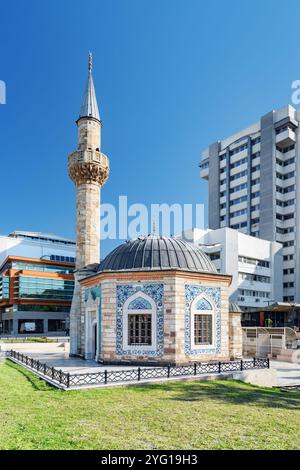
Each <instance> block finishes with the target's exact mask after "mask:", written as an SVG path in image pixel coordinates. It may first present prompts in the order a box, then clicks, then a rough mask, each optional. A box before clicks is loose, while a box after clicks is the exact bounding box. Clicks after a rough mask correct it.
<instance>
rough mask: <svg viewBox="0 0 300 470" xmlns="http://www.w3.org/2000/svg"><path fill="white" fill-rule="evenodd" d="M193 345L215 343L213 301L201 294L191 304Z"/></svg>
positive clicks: (199, 346)
mask: <svg viewBox="0 0 300 470" xmlns="http://www.w3.org/2000/svg"><path fill="white" fill-rule="evenodd" d="M191 326H192V336H191V340H192V347H196V348H197V347H198V348H200V349H201V348H202V347H206V346H213V344H214V309H213V306H212V304H211V302H210V301H209V300H208V299H206V298H205V297H203V295H201V296H200V297H197V298H196V299H195V300H194V302H193V304H192V306H191Z"/></svg>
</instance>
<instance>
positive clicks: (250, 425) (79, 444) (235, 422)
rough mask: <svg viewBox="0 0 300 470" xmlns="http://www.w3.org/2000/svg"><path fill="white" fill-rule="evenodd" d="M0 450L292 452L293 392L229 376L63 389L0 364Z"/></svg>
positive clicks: (299, 397) (298, 411) (297, 415)
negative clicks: (71, 389)
mask: <svg viewBox="0 0 300 470" xmlns="http://www.w3.org/2000/svg"><path fill="white" fill-rule="evenodd" d="M0 390H1V396H0V449H1V450H3V449H299V448H300V393H298V392H280V391H277V390H275V391H274V390H271V389H262V388H257V387H252V386H249V385H246V384H243V383H240V382H234V381H225V380H224V381H221V380H219V381H217V380H216V381H209V382H197V381H193V382H168V383H167V384H165V385H147V386H132V387H128V388H114V389H106V390H104V389H103V390H101V389H94V390H82V391H69V392H63V391H60V390H57V389H54V388H52V387H50V386H48V385H47V384H46V383H45V382H44V381H42V380H40V379H38V378H37V377H36V376H34V375H33V374H31V373H30V372H28V371H27V370H26V369H23V368H21V367H19V366H17V365H15V364H13V363H11V362H10V361H6V362H4V363H1V364H0Z"/></svg>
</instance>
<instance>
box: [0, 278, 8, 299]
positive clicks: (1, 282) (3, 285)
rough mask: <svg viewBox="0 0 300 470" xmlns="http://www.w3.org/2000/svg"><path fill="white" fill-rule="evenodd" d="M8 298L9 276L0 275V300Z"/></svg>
mask: <svg viewBox="0 0 300 470" xmlns="http://www.w3.org/2000/svg"><path fill="white" fill-rule="evenodd" d="M8 298H9V277H8V276H0V300H1V299H8Z"/></svg>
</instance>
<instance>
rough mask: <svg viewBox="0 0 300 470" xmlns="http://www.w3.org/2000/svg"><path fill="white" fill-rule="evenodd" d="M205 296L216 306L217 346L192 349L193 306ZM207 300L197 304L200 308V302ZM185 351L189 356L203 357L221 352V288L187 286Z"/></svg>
mask: <svg viewBox="0 0 300 470" xmlns="http://www.w3.org/2000/svg"><path fill="white" fill-rule="evenodd" d="M201 294H203V295H204V296H205V297H206V298H207V299H208V301H211V302H212V304H213V306H214V313H215V315H214V316H215V345H214V346H211V347H207V348H205V347H203V348H201V349H192V343H191V331H192V328H191V317H192V315H191V305H192V303H193V301H194V300H195V299H196V298H197V297H198V296H199V295H201ZM208 301H207V300H206V299H205V298H204V299H199V301H198V302H197V304H196V308H197V307H198V304H199V302H208ZM184 351H185V354H187V355H188V356H192V355H202V354H216V353H220V352H221V289H220V288H219V287H208V286H194V285H186V286H185V338H184Z"/></svg>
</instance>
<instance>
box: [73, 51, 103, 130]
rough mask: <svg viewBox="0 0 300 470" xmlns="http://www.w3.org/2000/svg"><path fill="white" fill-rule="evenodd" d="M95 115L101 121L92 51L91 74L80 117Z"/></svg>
mask: <svg viewBox="0 0 300 470" xmlns="http://www.w3.org/2000/svg"><path fill="white" fill-rule="evenodd" d="M83 117H93V118H95V119H98V121H100V115H99V109H98V104H97V98H96V92H95V87H94V82H93V77H92V53H91V52H90V53H89V75H88V79H87V83H86V87H85V91H84V95H83V98H82V103H81V108H80V113H79V118H78V119H80V118H83Z"/></svg>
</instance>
